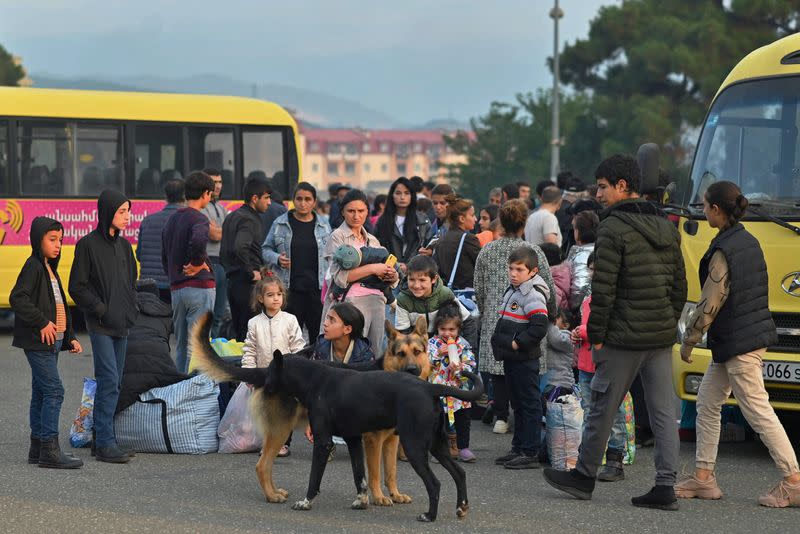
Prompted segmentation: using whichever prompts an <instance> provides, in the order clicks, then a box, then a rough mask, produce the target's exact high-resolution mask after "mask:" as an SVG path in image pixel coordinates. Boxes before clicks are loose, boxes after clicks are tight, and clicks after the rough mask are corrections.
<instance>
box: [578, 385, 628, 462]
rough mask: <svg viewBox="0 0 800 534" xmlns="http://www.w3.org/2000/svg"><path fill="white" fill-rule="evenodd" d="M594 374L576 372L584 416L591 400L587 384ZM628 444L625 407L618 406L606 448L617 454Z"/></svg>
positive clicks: (590, 389)
mask: <svg viewBox="0 0 800 534" xmlns="http://www.w3.org/2000/svg"><path fill="white" fill-rule="evenodd" d="M593 377H594V373H590V372H588V371H580V370H579V371H578V386H579V387H580V389H581V408H583V413H584V415H585V414H586V413H588V411H589V403H590V402H591V399H592V388H590V387H589V384H591V382H592V378H593ZM627 444H628V431H627V430H626V429H625V406H624V404H620V405H619V410H618V411H617V414H616V416H614V424H613V425H612V427H611V437H610V438H608V448H609V449H611V450H614V451H618V452H622V453H624V452H625V447H626V445H627Z"/></svg>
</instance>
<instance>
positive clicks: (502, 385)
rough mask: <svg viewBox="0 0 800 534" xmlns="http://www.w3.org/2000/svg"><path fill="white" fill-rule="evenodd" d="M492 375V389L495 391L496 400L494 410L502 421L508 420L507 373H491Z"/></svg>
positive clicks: (493, 404)
mask: <svg viewBox="0 0 800 534" xmlns="http://www.w3.org/2000/svg"><path fill="white" fill-rule="evenodd" d="M489 376H491V377H492V390H493V392H494V402H493V403H492V411H493V412H494V414H495V415H496V416H497V419H499V420H501V421H508V406H509V396H508V384H506V377H505V375H489Z"/></svg>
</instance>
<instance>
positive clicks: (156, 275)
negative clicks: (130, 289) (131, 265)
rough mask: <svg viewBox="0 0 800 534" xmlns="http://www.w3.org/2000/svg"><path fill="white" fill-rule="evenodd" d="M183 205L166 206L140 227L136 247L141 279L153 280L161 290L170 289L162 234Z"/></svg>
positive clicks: (146, 219) (151, 215)
mask: <svg viewBox="0 0 800 534" xmlns="http://www.w3.org/2000/svg"><path fill="white" fill-rule="evenodd" d="M181 207H183V205H182V204H179V203H177V202H176V203H173V204H167V205H166V206H164V209H162V210H161V211H157V212H155V213H151V214H150V215H148V216H147V217H145V218H144V219H142V224H141V225H140V226H139V242H138V244H137V245H136V259H137V260H139V267H140V271H139V277H140V278H152V279H153V280H155V281H156V285H157V286H158V287H159V288H160V289H166V288H168V287H169V278H168V277H167V273H165V272H164V267H163V266H162V265H161V246H162V240H161V233H162V230H164V225H165V224H167V219H169V218H170V217H171V216H172V214H173V213H175V212H176V211H177V210H178V208H181Z"/></svg>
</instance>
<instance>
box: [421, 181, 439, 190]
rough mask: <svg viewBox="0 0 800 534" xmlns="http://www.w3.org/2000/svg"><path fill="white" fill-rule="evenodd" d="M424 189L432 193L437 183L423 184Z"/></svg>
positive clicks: (428, 182)
mask: <svg viewBox="0 0 800 534" xmlns="http://www.w3.org/2000/svg"><path fill="white" fill-rule="evenodd" d="M422 187H423V188H425V189H430V190H431V191H433V188H434V187H436V183H434V182H431V181H427V182H423V184H422Z"/></svg>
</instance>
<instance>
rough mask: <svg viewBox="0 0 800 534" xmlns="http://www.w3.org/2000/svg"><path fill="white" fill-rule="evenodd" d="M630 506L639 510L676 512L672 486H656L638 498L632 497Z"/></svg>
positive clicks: (675, 499) (676, 502)
mask: <svg viewBox="0 0 800 534" xmlns="http://www.w3.org/2000/svg"><path fill="white" fill-rule="evenodd" d="M631 504H632V505H634V506H638V507H640V508H654V509H656V510H671V511H674V510H677V509H678V499H677V498H675V489H674V488H673V487H672V486H660V485H656V486H653V488H652V489H651V490H650V491H648V492H647V493H645V494H644V495H642V496H640V497H633V498H632V499H631Z"/></svg>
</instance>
